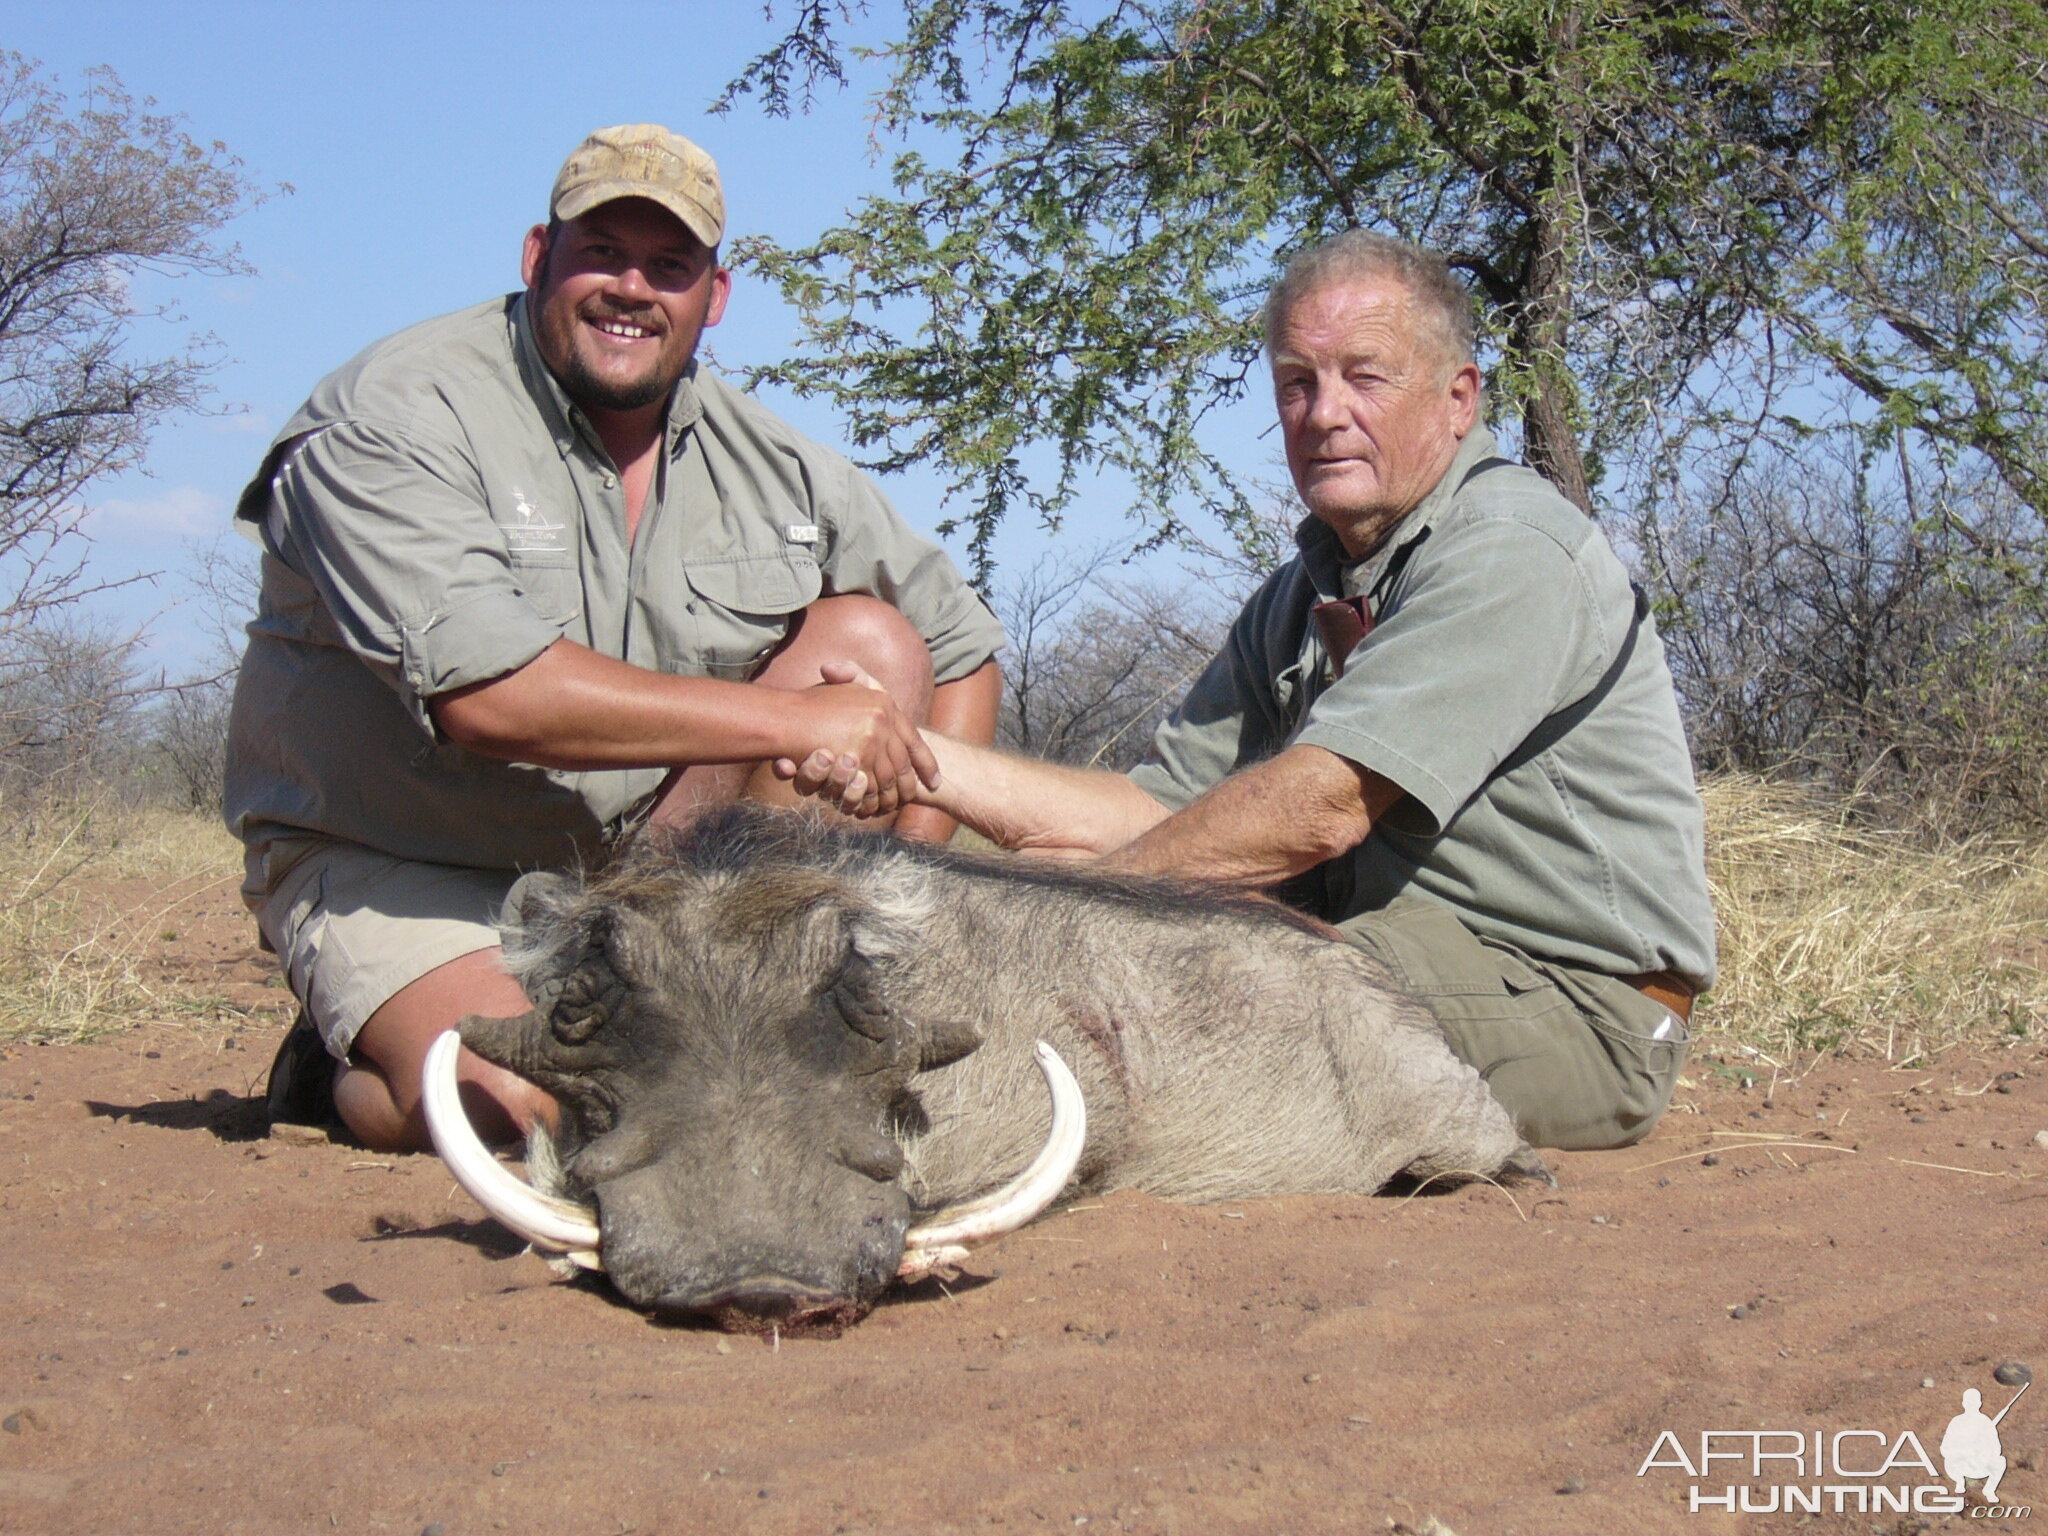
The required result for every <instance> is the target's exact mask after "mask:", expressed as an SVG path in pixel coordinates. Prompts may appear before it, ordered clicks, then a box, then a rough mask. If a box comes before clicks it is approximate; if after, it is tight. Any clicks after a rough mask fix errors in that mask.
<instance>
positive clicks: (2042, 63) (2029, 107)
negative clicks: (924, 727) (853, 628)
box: [726, 0, 2048, 566]
mask: <svg viewBox="0 0 2048 1536" xmlns="http://www.w3.org/2000/svg"><path fill="white" fill-rule="evenodd" d="M861 9H863V8H862V7H860V6H859V5H849V4H845V3H834V0H798V3H797V5H796V6H795V8H794V10H793V11H786V12H785V13H784V19H785V22H786V24H787V25H786V33H785V35H784V37H783V38H782V40H781V41H780V42H779V43H778V44H777V46H775V47H774V48H771V49H770V50H769V51H768V52H767V53H765V54H763V55H762V56H761V57H760V58H759V59H757V60H756V61H755V62H754V63H753V64H752V65H751V66H750V67H749V68H748V69H747V70H746V71H745V72H743V73H742V74H741V76H740V77H739V78H738V79H737V80H735V81H734V83H733V85H732V86H731V87H730V88H729V90H728V93H727V97H726V100H727V102H728V103H730V102H732V101H733V100H736V99H737V98H738V97H740V96H743V95H746V94H748V93H758V94H759V95H760V97H761V98H762V101H763V103H764V104H765V106H766V107H767V109H768V110H770V111H772V112H787V111H790V110H793V109H795V107H796V106H797V105H798V104H799V101H800V99H801V97H802V95H803V93H805V92H806V91H809V90H814V89H816V88H817V87H818V86H819V85H820V84H821V83H823V82H826V81H831V80H844V79H845V78H846V75H845V68H846V60H845V58H844V56H843V52H842V49H843V46H844V39H843V37H842V33H843V32H844V30H845V29H846V27H847V26H848V25H849V24H851V23H853V22H855V21H856V20H858V14H857V13H858V12H859V11H860V10H861ZM877 58H878V60H879V63H880V65H881V67H882V69H883V71H884V73H883V76H882V79H881V83H880V84H879V86H878V88H877V90H876V105H877V118H878V125H879V128H880V130H881V131H882V132H883V133H884V134H889V133H898V134H902V135H904V136H905V139H906V144H907V146H908V147H906V148H905V149H904V151H903V152H902V153H901V154H900V155H899V156H898V158H897V159H896V161H895V166H894V182H895V192H894V194H893V195H888V196H878V197H870V198H868V199H866V200H864V201H863V202H862V203H860V204H859V205H858V206H857V207H856V208H854V209H852V210H851V211H850V212H849V214H848V216H847V220H846V222H845V223H844V224H842V225H841V226H839V227H838V228H835V229H832V230H829V231H828V232H826V233H825V234H824V235H823V236H821V237H820V238H819V239H818V240H817V241H816V242H815V243H814V244H812V245H810V246H808V247H805V248H802V249H795V250H791V249H784V248H781V247H778V246H775V245H773V244H771V243H769V242H765V241H758V240H756V241H746V242H742V243H741V244H740V245H739V246H738V247H737V252H736V254H737V256H738V259H740V260H741V261H743V262H746V263H749V264H751V265H753V266H754V267H755V268H757V269H758V270H760V271H762V272H763V273H764V274H766V275H767V276H768V277H770V278H771V279H772V280H774V281H775V282H776V283H778V284H779V285H780V287H781V288H782V290H783V292H784V293H785V294H786V295H787V296H788V297H789V298H791V299H792V300H793V301H794V302H795V303H796V304H797V305H798V306H799V307H800V309H801V311H802V314H803V317H804V325H805V331H806V334H805V345H804V347H803V348H802V350H801V352H800V353H799V354H798V355H797V356H794V357H792V358H790V359H788V360H785V361H783V362H781V363H779V364H776V365H773V366H771V367H768V368H764V369H762V370H759V376H761V377H766V378H771V379H774V380H776V381H778V382H781V383H784V384H787V385H790V386H792V387H794V388H796V389H797V390H799V391H801V392H806V393H812V394H818V395H823V396H826V397H828V398H830V399H831V400H833V401H834V403H835V404H837V405H838V406H839V407H840V408H841V409H842V411H843V412H844V414H845V415H846V416H847V418H848V420H849V422H850V425H851V430H852V433H853V435H854V437H855V440H856V441H857V442H858V443H860V444H861V445H863V446H864V447H866V448H868V449H869V450H870V453H871V458H872V462H874V463H875V464H876V465H877V466H878V467H881V468H885V469H887V468H896V467H902V466H904V465H907V464H910V463H913V462H923V463H927V464H930V465H934V466H937V467H939V468H941V469H942V470H944V471H945V472H946V473H947V474H948V475H949V476H950V477H951V487H952V489H953V490H954V491H955V492H958V493H963V494H965V495H966V496H967V497H968V499H969V501H970V504H971V511H970V512H969V514H968V516H967V518H966V519H965V520H966V521H968V522H969V523H971V525H972V529H973V538H972V542H971V545H970V549H971V552H972V554H973V555H974V557H975V560H976V562H977V565H979V566H985V565H986V561H987V556H988V548H989V539H990V537H991V535H992V533H993V531H994V528H995V526H996V524H997V523H998V522H999V521H1000V519H1001V518H1002V517H1003V515H1004V514H1005V513H1006V511H1008V510H1009V508H1010V507H1011V506H1012V505H1013V504H1015V503H1018V502H1020V501H1021V502H1022V503H1023V504H1025V505H1027V506H1029V507H1031V508H1033V509H1034V510H1036V511H1038V512H1039V513H1041V514H1042V515H1045V516H1047V517H1049V518H1052V519H1054V520H1055V521H1056V520H1057V516H1058V513H1059V511H1060V509H1061V508H1062V507H1064V506H1065V505H1067V504H1068V503H1069V502H1070V501H1071V499H1072V498H1073V496H1074V495H1075V494H1076V491H1077V488H1078V487H1079V485H1080V484H1081V478H1082V475H1083V474H1084V472H1088V471H1092V470H1096V469H1100V468H1110V469H1115V470H1120V471H1122V472H1123V473H1124V474H1126V475H1128V476H1129V477H1130V479H1131V480H1132V482H1133V483H1134V484H1135V485H1136V486H1137V487H1138V490H1139V495H1140V500H1141V506H1140V509H1139V510H1140V511H1141V513H1143V514H1144V515H1146V516H1147V518H1148V520H1149V522H1150V523H1151V525H1152V528H1153V530H1154V531H1155V532H1156V533H1160V534H1170V533H1172V532H1174V531H1176V528H1177V519H1176V508H1177V507H1178V506H1179V505H1181V504H1182V498H1185V497H1189V496H1194V497H1197V498H1200V499H1204V500H1207V501H1209V502H1210V503H1211V504H1212V505H1213V506H1215V507H1216V509H1217V510H1219V511H1221V512H1222V513H1223V514H1224V515H1225V516H1226V518H1227V519H1229V518H1238V517H1243V516H1244V515H1246V514H1247V512H1248V510H1249V507H1250V501H1249V499H1248V498H1247V497H1246V495H1245V494H1244V490H1243V488H1242V487H1241V486H1239V485H1237V484H1236V483H1235V482H1234V481H1233V479H1232V477H1231V475H1230V474H1229V473H1228V472H1227V471H1226V469H1225V466H1224V465H1223V464H1222V463H1221V462H1219V459H1218V456H1217V451H1216V449H1215V447H1214V446H1213V445H1211V444H1209V443H1206V442H1205V441H1204V438H1203V436H1202V433H1201V431H1200V427H1201V423H1202V419H1203V417H1204V415H1205V413H1206V412H1207V411H1208V410H1210V409H1211V408H1212V407H1213V406H1215V405H1216V404H1217V403H1218V402H1220V401H1226V400H1230V399H1233V398H1235V397H1237V396H1238V395H1239V394H1241V393H1242V392H1243V391H1244V390H1245V389H1246V388H1247V386H1248V384H1249V382H1250V376H1251V372H1252V369H1253V366H1254V364H1255V362H1256V359H1257V339H1256V309H1257V304H1258V302H1259V299H1260V297H1261V296H1262V294H1263V292H1264V290H1265V288H1266V287H1267V286H1268V285H1269V283H1270V281H1271V278H1272V276H1273V275H1274V272H1275V270H1276V267H1277V264H1278V263H1279V262H1280V261H1282V260H1284V258H1285V257H1286V255H1288V254H1289V253H1290V252H1291V251H1292V250H1293V249H1296V248H1298V247H1299V246H1300V245H1302V244H1304V243H1306V242H1309V241H1313V240H1315V239H1317V238H1320V237H1321V236H1323V235H1325V234H1327V233H1330V232H1332V231H1334V230H1336V229H1338V228H1342V227H1347V226H1369V227H1377V228H1381V229H1384V230H1387V231H1389V232H1392V233H1395V234H1398V235H1401V236H1403V237H1406V238H1409V239H1413V240H1416V241H1419V242H1421V243H1424V244H1427V245H1430V246H1433V247H1435V248H1437V249H1439V250H1442V251H1444V252H1446V253H1447V254H1448V255H1449V258H1450V260H1451V262H1452V264H1453V265H1454V266H1456V267H1458V268H1460V269H1461V270H1463V271H1464V272H1465V273H1467V274H1469V276H1470V279H1471V281H1472V285H1473V287H1474V290H1475V292H1476V293H1477V295H1478V297H1479V299H1480V301H1481V308H1482V312H1483V316H1484V321H1485V326H1486V331H1487V334H1488V338H1489V342H1490V348H1491V353H1492V358H1493V364H1494V366H1493V368H1492V379H1491V382H1492V386H1493V396H1494V400H1495V407H1496V410H1498V411H1501V412H1503V413H1505V414H1506V416H1507V417H1508V418H1509V419H1510V421H1511V424H1513V425H1515V426H1516V427H1518V429H1519V434H1520V437H1521V439H1522V445H1523V449H1524V451H1525V453H1526V454H1527V455H1528V457H1529V458H1530V460H1531V462H1533V463H1534V464H1535V465H1536V466H1537V467H1539V468H1541V469H1542V470H1544V472H1545V473H1547V474H1548V475H1549V476H1550V477H1551V478H1552V479H1553V480H1554V481H1555V482H1556V483H1557V484H1558V485H1559V486H1560V487H1561V488H1563V489H1564V490H1565V492H1566V493H1567V494H1568V495H1571V496H1572V497H1573V498H1574V499H1576V500H1577V501H1579V503H1580V504H1581V505H1582V506H1588V507H1590V505H1591V499H1592V498H1591V487H1592V485H1593V484H1594V483H1596V482H1598V481H1599V480H1600V479H1601V478H1602V476H1603V474H1605V473H1607V472H1608V471H1610V470H1611V469H1614V468H1615V467H1617V466H1618V465H1624V464H1625V465H1626V466H1627V467H1628V468H1629V469H1630V471H1631V473H1632V474H1635V475H1637V476H1639V477H1641V478H1638V479H1637V481H1636V482H1635V486H1636V489H1637V490H1638V491H1639V492H1640V491H1641V490H1642V489H1643V488H1644V487H1645V486H1646V485H1648V484H1649V483H1650V482H1651V480H1652V479H1653V478H1654V475H1655V473H1656V472H1658V470H1659V469H1660V468H1661V469H1663V470H1664V472H1667V473H1668V472H1669V466H1670V465H1672V464H1673V463H1675V462H1677V456H1676V455H1675V454H1674V453H1672V452H1669V451H1662V452H1660V450H1676V449H1680V448H1683V447H1684V446H1685V445H1687V444H1688V443H1691V442H1696V441H1706V442H1711V443H1714V444H1717V445H1725V444H1726V443H1727V442H1729V441H1730V439H1731V437H1737V436H1740V435H1741V434H1743V433H1748V434H1757V433H1765V432H1769V431H1772V430H1774V429H1785V430H1787V431H1789V432H1791V433H1794V434H1796V433H1797V432H1798V431H1800V430H1802V429H1803V427H1804V425H1805V424H1804V423H1802V422H1799V421H1798V420H1796V419H1795V417H1796V413H1795V412H1794V411H1793V410H1792V408H1791V406H1790V405H1789V404H1788V391H1789V388H1790V386H1791V385H1794V384H1797V383H1801V382H1804V381H1805V380H1806V379H1808V378H1810V377H1811V376H1812V375H1813V374H1814V373H1816V372H1820V373H1825V374H1831V375H1832V376H1833V377H1835V378H1836V379H1838V380H1841V381H1845V382H1846V383H1847V385H1849V386H1850V387H1851V388H1853V389H1854V390H1856V391H1858V392H1860V393H1861V394H1863V395H1865V396H1866V397H1868V398H1869V399H1870V400H1871V401H1873V402H1874V403H1875V407H1876V409H1875V411H1874V412H1872V413H1871V414H1872V415H1873V416H1874V417H1875V418H1876V422H1875V425H1876V427H1877V428H1878V429H1879V430H1881V431H1888V432H1906V433H1910V434H1915V435H1918V436H1920V437H1924V438H1927V439H1931V440H1934V441H1937V442H1939V443H1942V444H1945V445H1949V446H1953V447H1960V448H1965V449H1969V450H1975V451H1979V452H1982V453H1984V454H1985V455H1987V456H1989V457H1990V458H1991V460H1992V461H1993V462H1994V463H1995V464H1997V466H1998V468H1999V472H2000V473H2001V474H2002V475H2003V476H2004V477H2005V478H2006V480H2007V483H2008V484H2010V485H2011V486H2012V487H2013V488H2014V489H2015V490H2016V491H2018V492H2019V493H2020V494H2021V495H2023V496H2024V497H2026V498H2027V499H2028V500H2029V501H2030V502H2031V503H2032V504H2033V505H2035V506H2037V507H2038V506H2040V505H2042V502H2043V498H2044V485H2043V474H2044V466H2048V427H2044V421H2043V413H2042V410H2041V390H2042V388H2043V386H2042V384H2041V382H2040V380H2041V376H2042V364H2043V362H2044V356H2043V354H2044V350H2048V349H2044V327H2043V303H2042V300H2043V279H2044V277H2048V209H2044V199H2043V190H2044V188H2048V139H2044V135H2043V134H2042V131H2041V129H2042V121H2041V115H2040V111H2039V108H2038V105H2037V99H2038V96H2039V88H2040V79H2041V76H2042V73H2043V71H2044V68H2048V13H2044V12H2043V11H2042V9H2041V8H2040V7H2039V6H2038V5H2037V4H2034V3H2033V0H1954V3H1952V4H1949V5H1946V6H1943V7H1941V8H1940V9H1939V10H1938V11H1937V10H1936V9H1935V8H1933V7H1930V6H1927V5H1924V4H1919V3H1911V0H1908V3H1898V0H1658V3H1645V0H1101V3H1096V4H1092V5H1085V6H1084V5H1069V4H1064V3H1061V0H906V3H905V6H904V11H903V17H902V24H901V27H900V30H899V31H898V32H897V33H896V35H895V36H894V37H893V38H892V39H891V40H889V41H888V42H886V43H885V44H884V45H883V46H882V47H881V48H880V49H879V50H878V51H877ZM1790 398H1792V399H1797V398H1798V396H1796V395H1792V396H1790ZM1033 445H1040V446H1042V447H1045V448H1049V449H1050V450H1051V451H1052V460H1051V462H1052V463H1053V465H1054V466H1055V468H1054V469H1053V472H1052V473H1051V475H1050V477H1049V480H1047V478H1046V477H1040V478H1039V479H1036V480H1035V479H1034V478H1033V476H1032V475H1031V474H1029V473H1028V472H1027V464H1028V463H1030V462H1031V460H1030V459H1029V457H1028V451H1029V450H1030V449H1031V448H1032V446H1033ZM1646 466H1647V467H1648V468H1647V470H1646V468H1645V467H1646ZM1612 478H1615V479H1618V478H1620V477H1618V476H1616V477H1612Z"/></svg>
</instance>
